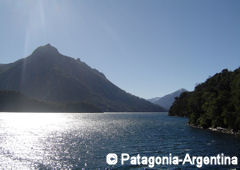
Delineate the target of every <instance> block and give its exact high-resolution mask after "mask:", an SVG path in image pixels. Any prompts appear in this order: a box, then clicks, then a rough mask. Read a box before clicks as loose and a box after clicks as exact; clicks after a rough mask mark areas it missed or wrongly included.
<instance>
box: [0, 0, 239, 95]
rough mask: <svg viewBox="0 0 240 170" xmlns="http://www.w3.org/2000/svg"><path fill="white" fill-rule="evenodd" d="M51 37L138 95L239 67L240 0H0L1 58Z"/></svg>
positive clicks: (9, 59)
mask: <svg viewBox="0 0 240 170" xmlns="http://www.w3.org/2000/svg"><path fill="white" fill-rule="evenodd" d="M47 43H50V44H51V45H53V46H55V47H56V48H57V49H58V50H59V51H60V53H62V54H64V55H67V56H71V57H73V58H80V59H81V60H82V61H84V62H86V63H87V64H88V65H89V66H91V67H93V68H96V69H98V70H99V71H101V72H103V73H104V74H105V75H106V77H107V78H108V79H109V80H110V81H112V82H113V83H114V84H116V85H117V86H119V87H120V88H122V89H123V90H125V91H127V92H130V93H132V94H134V95H137V96H140V97H143V98H152V97H159V96H163V95H165V94H168V93H170V92H173V91H175V90H177V89H180V88H185V89H187V90H193V89H194V87H195V85H196V84H198V83H201V82H204V81H205V80H206V79H207V78H208V77H209V76H212V75H214V74H215V73H217V72H220V71H221V70H222V69H224V68H228V69H229V70H234V69H236V68H238V67H239V66H240V1H239V0H130V1H129V0H101V1H100V0H79V1H76V0H21V1H18V0H0V63H11V62H14V61H16V60H18V59H20V58H23V57H27V56H29V55H30V54H31V53H32V51H33V50H34V49H36V48H37V47H39V46H41V45H45V44H47Z"/></svg>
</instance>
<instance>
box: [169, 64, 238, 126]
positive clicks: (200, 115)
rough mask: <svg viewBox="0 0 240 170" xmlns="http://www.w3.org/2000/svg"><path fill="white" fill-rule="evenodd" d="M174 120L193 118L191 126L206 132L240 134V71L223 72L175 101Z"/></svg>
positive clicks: (172, 109) (170, 112) (172, 110)
mask: <svg viewBox="0 0 240 170" xmlns="http://www.w3.org/2000/svg"><path fill="white" fill-rule="evenodd" d="M169 115H170V116H174V115H176V116H186V117H189V123H190V124H192V125H195V126H200V127H203V128H209V127H223V128H228V129H233V130H240V68H238V69H236V70H235V71H233V72H232V71H228V70H227V69H224V70H222V72H221V73H217V74H215V75H214V76H213V77H210V78H208V79H207V80H206V81H205V82H204V83H202V84H199V85H197V86H196V87H195V90H194V91H193V92H184V93H182V95H181V96H180V97H178V98H176V99H175V102H174V103H173V105H172V106H171V108H170V111H169Z"/></svg>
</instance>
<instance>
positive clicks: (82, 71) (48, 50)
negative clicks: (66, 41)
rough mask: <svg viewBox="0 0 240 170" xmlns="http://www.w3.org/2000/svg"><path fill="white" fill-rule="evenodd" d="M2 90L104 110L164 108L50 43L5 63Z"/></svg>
mask: <svg viewBox="0 0 240 170" xmlns="http://www.w3.org/2000/svg"><path fill="white" fill-rule="evenodd" d="M0 90H14V91H20V92H21V93H23V94H24V95H26V96H28V97H31V98H34V99H37V100H41V101H47V102H55V103H62V104H66V103H67V104H68V103H75V105H76V103H78V104H81V103H84V104H88V105H92V106H94V107H95V108H97V110H101V111H104V112H106V111H163V108H161V107H159V106H157V105H154V104H152V103H150V102H148V101H146V100H144V99H141V98H139V97H136V96H134V95H131V94H129V93H127V92H125V91H123V90H122V89H120V88H119V87H117V86H116V85H114V84H113V83H111V82H110V81H109V80H108V79H107V78H106V77H105V76H104V74H103V73H101V72H99V71H98V70H96V69H93V68H91V67H89V66H88V65H87V64H85V63H84V62H82V61H81V60H80V59H74V58H71V57H67V56H64V55H62V54H60V53H59V52H58V50H57V49H56V48H55V47H53V46H51V45H50V44H47V45H45V46H40V47H39V48H37V49H36V50H35V51H34V52H33V53H32V54H31V55H30V56H29V57H27V58H24V59H20V60H18V61H16V62H14V63H10V64H1V65H0ZM80 111H81V109H80Z"/></svg>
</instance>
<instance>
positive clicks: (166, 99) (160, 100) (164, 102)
mask: <svg viewBox="0 0 240 170" xmlns="http://www.w3.org/2000/svg"><path fill="white" fill-rule="evenodd" d="M185 91H187V90H185V89H179V90H177V91H175V92H173V93H170V94H167V95H165V96H163V97H155V98H152V99H148V101H150V102H152V103H154V104H157V105H159V106H162V107H163V108H164V109H166V110H169V108H170V107H171V105H172V104H173V102H174V100H175V97H179V96H180V94H181V93H183V92H185Z"/></svg>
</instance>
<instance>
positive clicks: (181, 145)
mask: <svg viewBox="0 0 240 170" xmlns="http://www.w3.org/2000/svg"><path fill="white" fill-rule="evenodd" d="M186 122H187V119H185V118H179V117H168V116H167V113H84V114H83V113H0V168H1V169H3V168H5V169H11V168H13V169H16V168H18V169H38V168H42V169H52V168H56V169H61V168H66V169H79V168H85V169H96V168H100V169H104V168H120V169H124V168H125V169H144V167H132V166H127V165H126V166H124V167H121V166H119V165H116V166H113V167H112V166H108V165H107V164H106V160H105V156H106V155H107V154H108V153H117V154H121V153H129V154H131V155H136V154H138V153H139V154H141V155H146V156H154V155H155V156H163V155H168V154H169V153H172V154H173V155H178V156H184V155H185V154H186V153H190V154H191V155H198V156H201V155H202V156H206V155H216V154H219V153H224V154H225V155H232V156H233V155H236V156H238V158H240V138H239V137H235V136H231V135H226V134H220V133H216V132H211V131H207V130H201V129H195V128H191V127H189V126H187V125H186ZM179 167H180V168H183V167H182V166H179ZM155 168H167V167H164V166H161V167H155ZM168 168H170V169H174V168H177V167H168ZM184 168H188V169H192V168H195V167H191V166H186V167H184ZM205 168H207V169H209V168H210V169H229V167H205Z"/></svg>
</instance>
